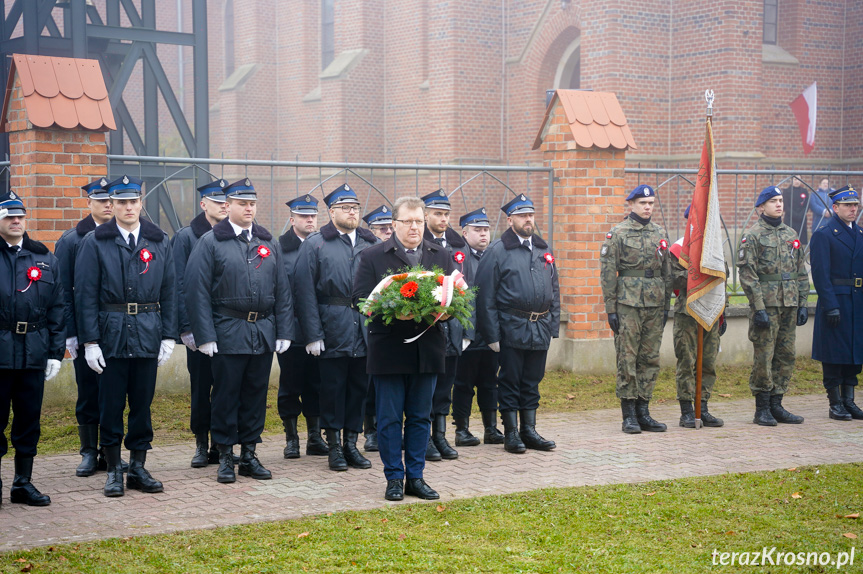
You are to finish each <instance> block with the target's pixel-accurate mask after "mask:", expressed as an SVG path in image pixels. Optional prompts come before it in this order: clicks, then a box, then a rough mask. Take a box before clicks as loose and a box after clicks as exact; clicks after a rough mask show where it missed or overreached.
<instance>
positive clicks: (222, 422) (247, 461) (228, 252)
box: [184, 179, 294, 483]
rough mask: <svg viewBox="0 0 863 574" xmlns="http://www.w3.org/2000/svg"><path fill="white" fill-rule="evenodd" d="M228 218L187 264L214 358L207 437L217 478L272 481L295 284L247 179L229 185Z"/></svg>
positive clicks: (202, 345) (199, 339) (188, 285)
mask: <svg viewBox="0 0 863 574" xmlns="http://www.w3.org/2000/svg"><path fill="white" fill-rule="evenodd" d="M225 196H226V198H227V200H228V217H226V218H225V219H223V220H222V221H220V222H219V223H217V224H216V225H214V226H213V229H212V231H208V232H207V233H205V234H204V235H203V236H202V237H201V238H200V239H199V240H198V242H197V243H196V244H195V247H194V249H192V253H191V255H190V256H189V262H188V264H187V265H186V276H185V280H184V286H185V289H186V311H187V313H188V315H189V323H190V324H191V326H192V333H193V335H194V337H195V343H196V344H197V346H198V350H199V351H200V352H202V353H204V354H205V355H207V356H209V357H212V358H213V361H212V367H213V391H212V394H211V397H210V405H211V414H210V434H211V435H212V437H213V440H214V441H215V442H216V446H217V448H218V450H219V470H218V471H217V472H216V480H217V481H218V482H222V483H230V482H235V481H236V480H237V477H236V474H235V472H234V452H233V450H234V445H235V444H240V445H241V450H240V462H239V471H240V475H241V476H251V477H252V478H254V479H257V480H267V479H269V478H272V474H271V473H270V471H269V470H267V469H266V468H264V466H263V465H262V464H261V463H260V461H259V460H258V457H257V455H256V454H255V450H256V448H257V444H258V443H259V442H261V432H262V431H263V430H264V419H265V417H266V413H267V388H268V387H269V382H270V369H271V368H272V366H273V351H275V352H276V353H279V354H281V353H284V352H285V351H287V350H288V347H290V346H291V340H293V338H294V333H293V313H294V310H293V305H292V298H291V286H290V283H289V281H288V277H287V274H286V273H285V267H284V265H282V262H281V257H282V254H281V250H280V249H277V248H276V244H275V241H273V236H272V235H271V234H270V232H269V231H267V230H266V229H264V228H263V227H261V226H260V225H257V224H255V223H254V220H255V214H256V213H257V194H256V193H255V188H254V187H253V186H252V182H251V181H249V180H248V179H243V180H240V181H237V182H234V183H232V184H231V185H229V186H227V187H226V188H225Z"/></svg>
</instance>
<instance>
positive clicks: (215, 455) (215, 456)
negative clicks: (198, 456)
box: [207, 435, 237, 464]
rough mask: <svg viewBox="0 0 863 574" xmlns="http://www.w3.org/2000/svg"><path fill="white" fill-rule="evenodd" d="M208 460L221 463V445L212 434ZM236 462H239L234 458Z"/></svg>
mask: <svg viewBox="0 0 863 574" xmlns="http://www.w3.org/2000/svg"><path fill="white" fill-rule="evenodd" d="M207 462H208V463H209V464H219V445H218V444H216V441H215V440H213V436H212V435H210V451H209V452H208V453H207ZM234 464H237V461H236V460H234Z"/></svg>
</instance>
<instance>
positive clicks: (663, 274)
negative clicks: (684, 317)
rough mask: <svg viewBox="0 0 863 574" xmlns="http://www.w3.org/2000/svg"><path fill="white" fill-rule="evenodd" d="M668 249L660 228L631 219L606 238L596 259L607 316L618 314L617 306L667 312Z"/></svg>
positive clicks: (669, 271)
mask: <svg viewBox="0 0 863 574" xmlns="http://www.w3.org/2000/svg"><path fill="white" fill-rule="evenodd" d="M670 246H671V244H670V243H669V242H668V234H667V233H665V230H664V229H663V228H662V227H660V226H659V225H657V224H655V223H653V222H650V223H648V224H647V225H642V224H641V223H639V222H637V221H635V220H634V219H632V218H631V217H627V218H626V219H624V220H623V221H622V222H620V223H618V224H617V225H615V226H614V228H612V230H611V231H609V232H608V233H607V234H606V236H605V243H603V244H602V250H601V251H600V258H599V259H600V269H601V270H600V276H601V282H602V295H603V297H604V298H605V311H606V313H617V304H618V303H621V304H623V305H629V306H631V307H663V308H664V309H666V310H668V309H669V308H670V303H671V291H672V280H673V277H672V274H671V255H670V254H669V251H668V248H669V247H670Z"/></svg>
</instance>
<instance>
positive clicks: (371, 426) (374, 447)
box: [363, 415, 379, 452]
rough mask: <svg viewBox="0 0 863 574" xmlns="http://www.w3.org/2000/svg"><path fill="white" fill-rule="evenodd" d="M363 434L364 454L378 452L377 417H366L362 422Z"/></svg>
mask: <svg viewBox="0 0 863 574" xmlns="http://www.w3.org/2000/svg"><path fill="white" fill-rule="evenodd" d="M363 434H364V435H365V437H366V443H365V444H364V445H363V450H364V451H366V452H378V450H379V449H378V417H376V416H374V415H366V418H365V420H364V421H363Z"/></svg>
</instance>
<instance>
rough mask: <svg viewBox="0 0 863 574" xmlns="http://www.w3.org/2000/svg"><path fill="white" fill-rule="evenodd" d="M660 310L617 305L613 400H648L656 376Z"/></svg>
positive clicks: (660, 324) (661, 312)
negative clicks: (614, 391) (614, 397)
mask: <svg viewBox="0 0 863 574" xmlns="http://www.w3.org/2000/svg"><path fill="white" fill-rule="evenodd" d="M664 311H665V309H663V308H662V307H630V306H628V305H620V304H618V306H617V316H618V317H619V318H620V329H619V332H618V334H617V335H615V336H614V349H615V351H616V352H617V398H619V399H637V398H642V399H648V400H650V398H651V397H652V396H653V386H654V385H655V384H656V376H657V375H658V374H659V345H660V344H661V343H662V317H663V315H664Z"/></svg>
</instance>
